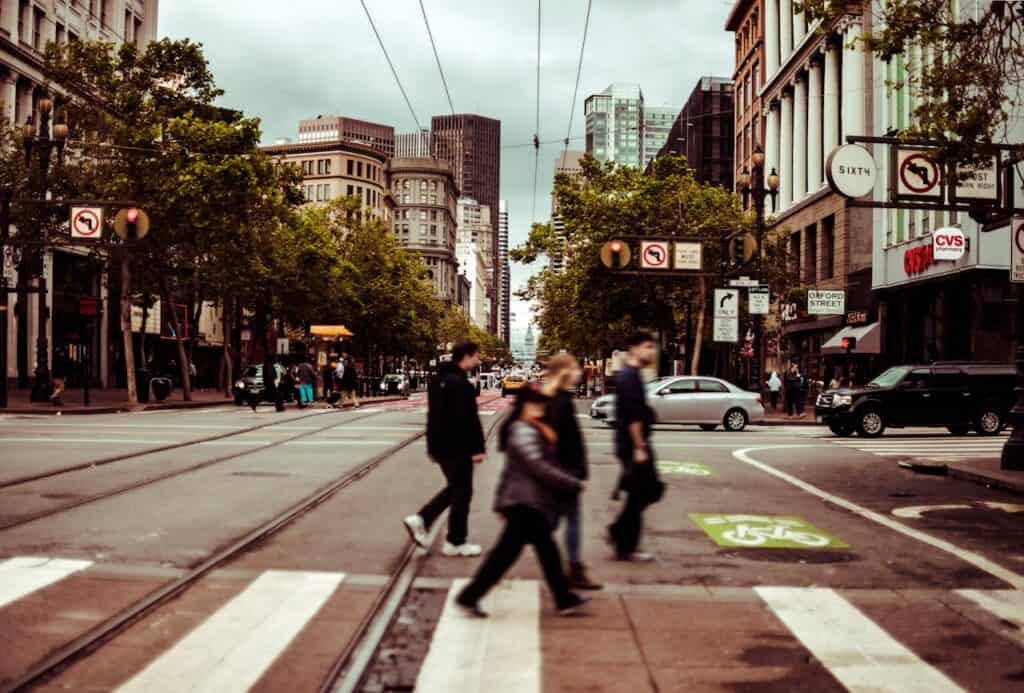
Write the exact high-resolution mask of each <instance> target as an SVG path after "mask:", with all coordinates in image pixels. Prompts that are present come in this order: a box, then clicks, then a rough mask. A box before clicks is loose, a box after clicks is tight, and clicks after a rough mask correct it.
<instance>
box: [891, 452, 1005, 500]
mask: <svg viewBox="0 0 1024 693" xmlns="http://www.w3.org/2000/svg"><path fill="white" fill-rule="evenodd" d="M897 466H899V467H901V468H902V469H909V470H910V471H912V472H914V473H916V474H931V475H935V476H945V477H948V478H950V479H956V480H958V481H969V482H971V483H973V484H978V485H980V486H985V487H987V488H995V489H999V490H1000V491H1006V492H1008V493H1013V494H1016V495H1024V477H1021V478H1020V479H1019V480H1018V479H1005V478H1001V477H998V476H993V475H991V474H987V473H985V472H979V471H977V470H975V469H971V468H969V467H965V466H961V465H956V464H953V465H950V464H944V463H941V462H911V461H907V460H905V461H903V462H898V463H897Z"/></svg>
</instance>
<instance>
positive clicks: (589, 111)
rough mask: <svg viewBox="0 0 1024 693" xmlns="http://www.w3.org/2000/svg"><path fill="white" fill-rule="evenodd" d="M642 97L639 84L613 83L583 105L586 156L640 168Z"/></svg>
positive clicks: (641, 151)
mask: <svg viewBox="0 0 1024 693" xmlns="http://www.w3.org/2000/svg"><path fill="white" fill-rule="evenodd" d="M643 110H644V95H643V92H641V91H640V85H638V84H619V83H616V84H612V85H610V86H609V87H608V88H607V89H605V90H604V91H602V92H601V93H599V94H593V95H591V96H589V97H587V100H586V101H585V102H584V103H583V114H584V116H585V117H586V124H587V125H586V127H587V153H588V154H590V155H591V156H593V157H594V158H595V159H597V160H598V161H614V162H615V163H618V164H623V165H625V166H640V165H641V162H642V161H643V138H642V132H641V130H642V127H641V125H642V123H643Z"/></svg>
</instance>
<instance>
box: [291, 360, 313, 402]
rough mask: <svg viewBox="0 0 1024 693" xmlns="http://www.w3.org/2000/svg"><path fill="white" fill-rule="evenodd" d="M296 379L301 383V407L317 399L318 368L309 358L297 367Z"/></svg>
mask: <svg viewBox="0 0 1024 693" xmlns="http://www.w3.org/2000/svg"><path fill="white" fill-rule="evenodd" d="M295 379H296V380H297V381H298V383H299V407H300V408H302V407H304V406H306V405H307V404H313V403H314V402H315V401H316V369H314V368H313V364H312V363H310V362H309V359H308V358H304V359H302V363H300V364H299V365H298V366H296V367H295Z"/></svg>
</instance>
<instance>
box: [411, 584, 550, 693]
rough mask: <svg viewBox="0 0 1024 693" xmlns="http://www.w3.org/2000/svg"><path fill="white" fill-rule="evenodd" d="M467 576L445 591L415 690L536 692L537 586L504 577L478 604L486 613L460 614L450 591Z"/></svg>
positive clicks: (538, 684)
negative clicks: (488, 616)
mask: <svg viewBox="0 0 1024 693" xmlns="http://www.w3.org/2000/svg"><path fill="white" fill-rule="evenodd" d="M466 582H468V581H467V580H461V579H460V580H456V581H455V582H454V583H452V586H451V589H450V590H449V591H448V599H447V601H446V602H445V606H444V611H442V612H441V620H440V621H439V622H438V624H437V629H436V630H435V631H434V637H433V639H432V640H431V643H430V651H429V653H428V654H427V658H426V660H424V662H423V668H422V669H420V674H419V678H418V679H417V681H416V690H417V691H420V693H540V690H541V675H540V671H541V669H540V667H541V654H540V586H539V584H538V583H537V581H535V580H508V581H504V582H502V583H501V584H499V585H498V586H497V587H495V588H494V589H493V590H492V591H491V593H490V594H489V595H488V596H487V598H486V599H484V600H483V602H482V604H481V607H482V608H483V609H484V610H486V611H488V612H490V618H485V619H480V618H472V617H468V616H463V615H462V614H461V613H459V612H458V611H457V610H456V608H455V605H454V603H453V602H454V599H455V596H456V595H457V594H458V593H459V592H460V591H461V590H462V588H463V587H464V586H465V584H466Z"/></svg>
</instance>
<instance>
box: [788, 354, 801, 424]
mask: <svg viewBox="0 0 1024 693" xmlns="http://www.w3.org/2000/svg"><path fill="white" fill-rule="evenodd" d="M785 386H786V416H796V411H797V400H799V399H800V372H799V371H798V370H797V367H796V364H795V363H791V364H789V370H788V371H787V372H786V379H785Z"/></svg>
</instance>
